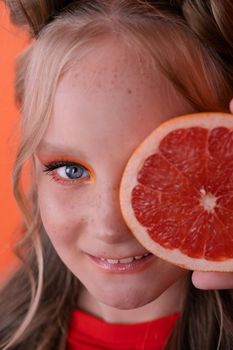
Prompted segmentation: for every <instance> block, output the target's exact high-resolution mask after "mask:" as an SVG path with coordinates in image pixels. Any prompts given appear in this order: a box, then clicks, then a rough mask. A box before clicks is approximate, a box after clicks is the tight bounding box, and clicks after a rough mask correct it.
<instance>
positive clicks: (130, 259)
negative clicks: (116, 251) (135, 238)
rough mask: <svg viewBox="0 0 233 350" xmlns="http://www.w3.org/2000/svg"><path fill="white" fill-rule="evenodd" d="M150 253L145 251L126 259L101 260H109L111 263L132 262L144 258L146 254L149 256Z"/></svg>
mask: <svg viewBox="0 0 233 350" xmlns="http://www.w3.org/2000/svg"><path fill="white" fill-rule="evenodd" d="M149 254H150V253H145V254H143V255H136V256H131V257H129V258H124V259H104V258H101V260H105V261H107V262H108V263H109V264H119V263H120V264H129V263H131V262H132V261H133V260H139V259H142V258H143V257H145V256H148V255H149Z"/></svg>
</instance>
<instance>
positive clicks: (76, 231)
mask: <svg viewBox="0 0 233 350" xmlns="http://www.w3.org/2000/svg"><path fill="white" fill-rule="evenodd" d="M7 4H8V5H9V8H10V10H11V15H12V19H13V20H14V21H15V22H16V23H18V24H27V25H28V27H29V29H30V33H31V34H32V36H33V37H34V38H35V40H34V41H33V43H32V45H31V47H29V48H28V49H27V50H26V51H25V52H24V53H23V54H22V56H21V57H20V59H19V61H18V66H17V81H16V88H17V89H16V93H17V99H18V102H19V104H20V107H21V114H22V139H21V143H20V146H19V151H18V154H17V159H16V163H15V168H14V193H15V196H16V199H17V201H18V204H19V206H20V208H21V210H22V213H23V215H24V223H25V224H24V225H25V227H24V228H23V230H22V239H21V240H20V241H19V242H18V244H17V247H16V252H17V254H18V256H19V257H20V259H21V265H20V267H19V268H18V270H17V271H16V272H15V273H14V274H13V275H12V276H11V278H10V279H9V280H8V282H7V283H6V285H5V286H4V288H3V289H2V290H1V294H0V310H1V319H0V344H1V345H0V347H1V349H4V350H6V349H23V350H29V349H30V350H31V349H36V350H39V349H43V350H45V349H50V350H51V349H56V350H57V349H83V350H84V349H162V348H164V349H172V350H174V349H178V350H181V349H182V350H187V349H190V350H194V349H195V350H196V349H205V350H208V349H209V350H213V349H224V350H227V349H228V350H230V349H232V348H233V322H232V321H233V316H232V315H233V314H232V302H233V294H232V291H231V290H223V291H211V290H208V291H201V290H199V289H197V288H195V287H194V285H193V284H192V283H191V273H190V272H188V271H186V270H183V269H181V268H179V267H177V266H174V265H172V264H170V263H167V262H165V261H162V260H161V259H158V258H157V257H156V256H154V255H152V254H149V253H148V252H147V251H146V250H145V248H144V247H142V246H141V245H140V244H139V243H138V242H137V241H136V239H135V238H134V237H133V235H132V234H131V232H130V231H129V229H128V228H127V226H126V224H125V222H124V221H123V218H122V215H121V212H120V208H119V200H118V190H119V184H120V180H121V176H122V173H123V170H124V167H125V165H126V162H127V160H128V158H129V157H130V155H131V154H132V152H133V150H134V149H135V147H137V145H138V144H139V143H140V142H142V140H143V139H144V138H145V137H146V136H147V135H148V134H149V133H150V132H151V131H152V130H153V129H154V128H156V127H157V126H158V125H159V124H160V123H161V122H163V121H164V120H166V119H168V118H172V117H175V116H177V115H182V114H188V113H192V112H194V111H228V108H229V107H228V106H229V101H230V99H231V96H232V91H233V81H232V62H233V61H232V57H233V49H232V37H231V33H232V32H231V25H232V22H231V21H232V20H231V19H232V15H233V7H232V3H231V1H230V0H226V1H222V2H219V1H216V0H209V1H201V0H194V1H189V0H187V1H179V0H177V1H166V0H164V1H142V0H116V1H114V0H106V1H103V0H101V1H100V0H99V1H98V0H96V1H94V0H92V1H91V0H90V1H65V0H63V1H59V0H58V1H43V0H40V1H32V0H30V1H29V0H21V1H13V0H12V1H10V0H9V1H7ZM28 160H29V162H30V165H31V175H32V176H31V191H30V193H29V194H27V195H26V194H24V193H23V190H22V184H21V177H22V170H23V166H24V164H25V162H26V161H28ZM148 254H149V255H148ZM114 260H120V261H119V262H118V263H117V264H114ZM203 276H204V278H205V279H204V278H203ZM211 276H212V277H211ZM221 276H224V277H221ZM226 276H227V277H226ZM210 278H212V281H214V278H215V282H213V283H215V286H214V285H213V284H212V286H211V279H210ZM216 278H217V280H216ZM218 278H219V277H218V275H216V274H215V275H211V274H204V273H202V274H201V273H199V274H197V273H196V274H194V275H193V281H194V283H195V284H196V286H199V287H202V288H209V287H210V288H213V287H214V288H216V286H217V287H218V288H221V287H223V288H224V286H226V287H228V286H229V285H230V283H232V282H231V280H232V276H231V275H230V274H228V275H221V274H220V278H219V279H218ZM221 278H225V279H226V281H225V283H226V284H224V283H222V284H221ZM208 280H209V282H208ZM205 281H206V282H205ZM228 281H230V282H228ZM208 283H209V287H208ZM227 283H229V285H227Z"/></svg>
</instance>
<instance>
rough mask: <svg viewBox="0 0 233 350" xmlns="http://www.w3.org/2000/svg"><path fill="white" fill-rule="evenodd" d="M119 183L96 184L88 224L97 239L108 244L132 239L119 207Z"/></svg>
mask: <svg viewBox="0 0 233 350" xmlns="http://www.w3.org/2000/svg"><path fill="white" fill-rule="evenodd" d="M119 187H120V186H119V184H115V185H114V184H109V185H108V184H106V183H105V184H104V183H103V184H102V185H101V186H96V190H95V195H94V198H93V203H92V206H91V207H92V213H90V215H89V219H88V224H89V225H90V227H89V228H90V230H92V234H93V235H95V236H96V237H95V238H97V239H99V240H101V241H102V242H103V241H104V242H105V243H109V244H117V243H124V242H128V241H131V240H134V237H133V236H132V233H131V231H130V230H129V228H128V227H127V225H126V223H125V221H124V218H123V216H122V213H121V209H120V201H119Z"/></svg>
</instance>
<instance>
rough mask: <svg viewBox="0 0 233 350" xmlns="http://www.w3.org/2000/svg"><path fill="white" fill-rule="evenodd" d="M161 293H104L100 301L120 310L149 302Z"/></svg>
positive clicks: (137, 306)
mask: <svg viewBox="0 0 233 350" xmlns="http://www.w3.org/2000/svg"><path fill="white" fill-rule="evenodd" d="M158 296H159V295H145V292H144V293H136V292H128V293H116V295H115V293H112V294H111V295H106V294H105V295H102V296H101V297H100V298H98V299H99V301H100V302H101V303H102V304H105V305H107V306H110V307H113V308H115V309H119V310H132V309H137V308H139V307H142V306H144V305H146V304H149V303H150V302H152V301H153V300H155V299H157V298H158Z"/></svg>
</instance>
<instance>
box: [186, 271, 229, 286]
mask: <svg viewBox="0 0 233 350" xmlns="http://www.w3.org/2000/svg"><path fill="white" fill-rule="evenodd" d="M192 283H193V285H194V286H195V287H196V288H198V289H231V288H233V272H204V271H194V272H193V274H192Z"/></svg>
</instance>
